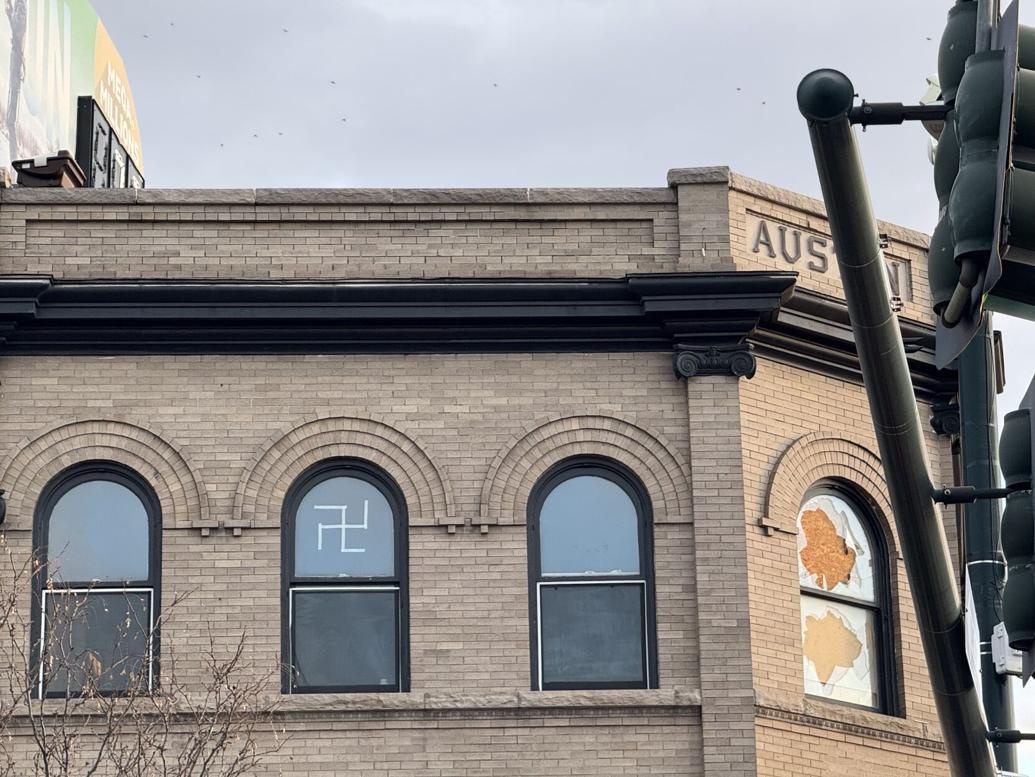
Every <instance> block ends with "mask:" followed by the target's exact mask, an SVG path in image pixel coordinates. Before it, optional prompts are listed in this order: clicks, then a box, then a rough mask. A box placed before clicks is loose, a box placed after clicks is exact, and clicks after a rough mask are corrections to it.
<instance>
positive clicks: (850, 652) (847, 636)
mask: <svg viewBox="0 0 1035 777" xmlns="http://www.w3.org/2000/svg"><path fill="white" fill-rule="evenodd" d="M802 649H803V650H804V651H805V657H806V658H807V659H808V660H809V661H811V662H812V663H813V664H814V665H815V667H816V676H817V677H818V678H819V681H820V682H821V683H823V684H824V685H826V684H827V683H828V682H830V678H831V676H833V674H834V670H835V669H836V668H837V667H839V666H841V667H844V668H845V669H848V668H851V666H852V665H853V664H854V663H855V661H856V659H857V658H859V654H860V653H862V642H860V641H859V638H858V637H856V636H855V634H853V633H852V632H851V630H849V628H848V627H847V626H845V624H844V622H843V621H842V620H841V619H840V618H838V617H837V616H836V615H834V614H833V613H829V612H828V613H827V614H826V615H824V616H823V617H822V618H817V617H815V616H813V615H810V616H809V617H807V618H806V619H805V638H804V640H803V644H802Z"/></svg>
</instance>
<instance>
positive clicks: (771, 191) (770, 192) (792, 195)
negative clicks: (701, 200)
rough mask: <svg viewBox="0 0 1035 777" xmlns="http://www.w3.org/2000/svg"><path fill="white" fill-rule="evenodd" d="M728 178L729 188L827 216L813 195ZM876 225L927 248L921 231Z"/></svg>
mask: <svg viewBox="0 0 1035 777" xmlns="http://www.w3.org/2000/svg"><path fill="white" fill-rule="evenodd" d="M729 180H730V188H731V189H733V190H734V191H738V192H743V193H744V194H750V195H753V196H755V197H760V198H762V199H764V200H769V201H770V202H774V203H777V204H779V205H783V206H786V207H788V208H793V209H795V210H799V211H803V212H805V213H808V214H810V215H813V216H817V217H819V218H821V219H824V220H825V219H826V217H827V209H826V206H825V205H824V204H823V202H822V200H817V199H815V198H814V197H807V196H805V195H804V194H798V193H797V192H792V191H790V190H789V189H781V188H780V187H779V186H773V185H772V184H768V183H764V182H763V181H757V180H755V179H754V178H748V177H747V176H744V175H740V174H739V173H730V178H729ZM932 196H933V195H932ZM877 227H878V229H879V230H880V231H881V232H882V233H884V234H886V235H887V236H888V237H890V238H891V239H892V240H897V241H899V242H901V243H905V244H907V245H911V246H914V247H916V248H919V249H921V250H923V251H926V250H927V246H928V243H929V242H930V238H929V237H928V236H927V235H925V234H924V233H923V232H917V231H916V230H913V229H909V228H907V227H900V226H899V225H897V224H891V223H889V222H886V221H878V222H877Z"/></svg>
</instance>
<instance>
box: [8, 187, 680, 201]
mask: <svg viewBox="0 0 1035 777" xmlns="http://www.w3.org/2000/svg"><path fill="white" fill-rule="evenodd" d="M675 201H676V197H675V193H674V192H673V191H672V190H671V189H669V188H663V187H656V188H649V187H647V188H545V189H531V188H507V189H301V188H300V189H56V188H55V189H30V188H25V187H15V188H13V189H6V190H2V191H0V203H4V204H16V205H235V206H261V205H330V206H333V205H486V206H495V205H644V204H646V205H673V204H675Z"/></svg>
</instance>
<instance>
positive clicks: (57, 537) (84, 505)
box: [47, 480, 150, 583]
mask: <svg viewBox="0 0 1035 777" xmlns="http://www.w3.org/2000/svg"><path fill="white" fill-rule="evenodd" d="M48 526H49V528H48V532H47V571H48V573H49V575H50V577H51V578H52V579H55V580H60V581H67V582H79V583H85V582H92V581H95V580H96V581H99V582H126V581H130V580H147V579H148V563H149V547H148V540H149V532H150V526H149V524H148V519H147V510H146V509H145V508H144V504H143V503H142V502H141V501H140V498H139V497H138V496H137V495H136V494H134V493H133V492H132V491H130V490H129V489H128V488H126V487H125V486H123V485H121V484H119V483H113V482H111V481H110V480H91V481H89V482H86V483H80V484H79V485H77V486H73V487H72V488H70V489H69V490H68V491H66V492H65V493H64V494H63V495H62V497H61V498H60V499H58V501H57V504H55V505H54V509H53V510H52V511H51V513H50V521H49V524H48Z"/></svg>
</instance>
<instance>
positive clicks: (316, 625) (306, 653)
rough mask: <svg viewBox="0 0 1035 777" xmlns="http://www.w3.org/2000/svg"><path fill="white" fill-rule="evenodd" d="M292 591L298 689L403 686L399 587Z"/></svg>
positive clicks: (295, 682)
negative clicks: (398, 671)
mask: <svg viewBox="0 0 1035 777" xmlns="http://www.w3.org/2000/svg"><path fill="white" fill-rule="evenodd" d="M292 594H293V596H292V623H293V629H292V639H293V644H292V658H293V667H294V670H295V681H294V685H295V687H296V688H306V687H309V688H313V687H350V686H378V687H383V688H384V689H385V690H386V691H387V690H397V689H398V677H397V674H396V666H397V659H398V648H397V645H398V623H399V619H398V614H397V602H398V595H397V591H363V590H351V591H318V590H313V591H305V590H295V591H293V592H292Z"/></svg>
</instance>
